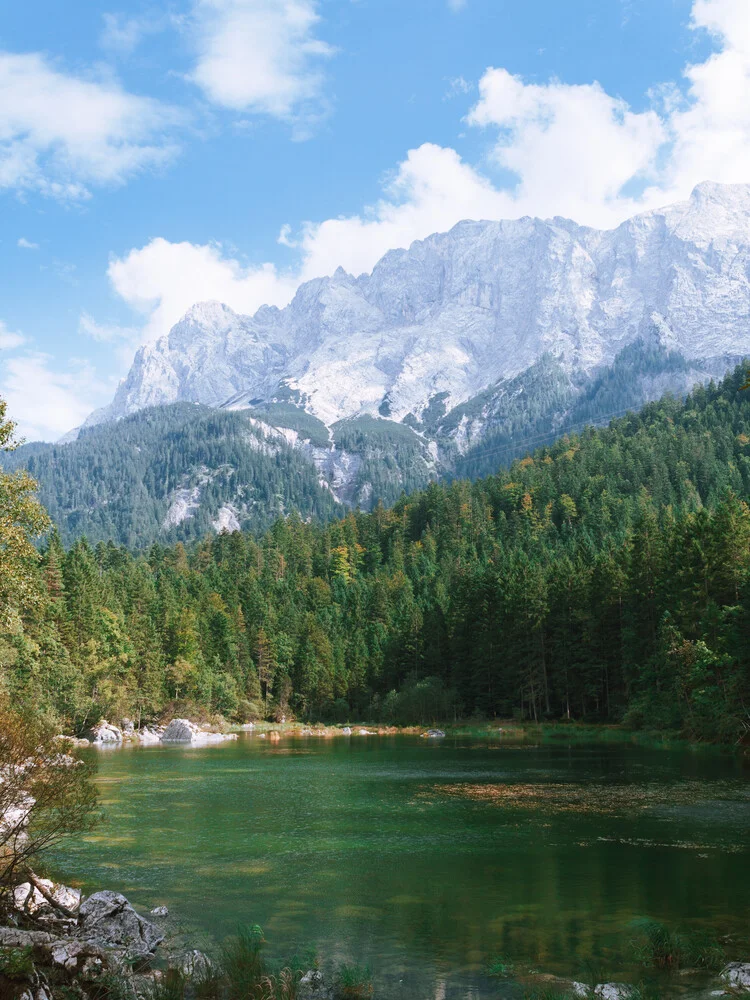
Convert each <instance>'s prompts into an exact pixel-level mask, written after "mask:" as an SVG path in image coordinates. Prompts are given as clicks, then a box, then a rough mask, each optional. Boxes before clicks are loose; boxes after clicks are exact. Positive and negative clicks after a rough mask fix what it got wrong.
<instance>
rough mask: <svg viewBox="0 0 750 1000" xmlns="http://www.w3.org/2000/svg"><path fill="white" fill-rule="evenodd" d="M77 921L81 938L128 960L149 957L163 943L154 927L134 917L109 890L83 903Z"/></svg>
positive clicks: (128, 906)
mask: <svg viewBox="0 0 750 1000" xmlns="http://www.w3.org/2000/svg"><path fill="white" fill-rule="evenodd" d="M78 919H79V926H80V931H79V933H80V936H81V938H83V939H84V940H86V941H92V942H94V943H96V944H97V945H99V946H101V947H105V948H114V949H117V950H119V951H122V952H124V954H125V957H126V958H127V959H134V958H146V957H148V956H149V955H152V954H153V953H154V951H155V950H156V948H157V946H158V945H159V943H160V942H161V941H163V940H164V934H163V933H162V931H161V930H160V929H159V928H158V927H157V926H156V924H152V923H151V922H150V921H149V920H145V919H144V918H143V917H142V916H141V915H140V914H138V913H136V911H135V910H134V909H133V907H132V906H131V905H130V903H129V902H128V901H127V899H126V898H125V897H124V896H122V895H121V894H120V893H119V892H112V891H111V890H109V889H105V890H104V891H102V892H95V893H94V894H93V895H92V896H89V897H88V899H86V900H84V901H83V903H81V908H80V910H79V917H78Z"/></svg>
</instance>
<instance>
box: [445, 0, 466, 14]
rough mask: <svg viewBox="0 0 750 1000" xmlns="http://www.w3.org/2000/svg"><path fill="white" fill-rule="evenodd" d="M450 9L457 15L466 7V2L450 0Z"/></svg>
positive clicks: (464, 0)
mask: <svg viewBox="0 0 750 1000" xmlns="http://www.w3.org/2000/svg"><path fill="white" fill-rule="evenodd" d="M448 7H449V9H450V10H452V11H453V13H454V14H457V13H458V12H459V11H460V10H463V9H464V7H466V0H448Z"/></svg>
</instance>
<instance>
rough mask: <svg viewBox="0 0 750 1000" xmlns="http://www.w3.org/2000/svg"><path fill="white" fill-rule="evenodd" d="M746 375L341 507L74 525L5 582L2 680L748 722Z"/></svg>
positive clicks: (156, 696) (374, 709)
mask: <svg viewBox="0 0 750 1000" xmlns="http://www.w3.org/2000/svg"><path fill="white" fill-rule="evenodd" d="M744 377H745V376H744V371H743V370H742V369H739V368H738V369H737V370H736V371H735V372H734V373H733V374H731V375H730V376H728V377H727V378H726V379H725V380H724V381H723V382H722V383H721V384H719V385H714V384H711V385H709V386H707V387H702V388H696V389H695V390H694V391H693V393H692V394H691V395H690V396H689V397H688V398H687V399H685V400H684V401H680V400H677V399H675V398H672V397H666V398H664V399H662V400H661V401H660V402H657V403H653V404H649V405H647V406H646V407H645V408H644V409H643V410H642V411H641V412H640V413H638V414H631V415H628V416H626V417H624V418H622V419H618V420H616V421H615V422H613V423H612V424H611V425H610V426H609V427H608V428H606V429H599V430H596V429H589V430H586V431H584V432H583V433H582V434H581V435H580V436H575V437H574V436H569V437H564V438H562V439H561V440H559V441H557V442H556V443H555V444H554V445H552V446H549V447H543V448H541V449H540V450H538V451H536V452H535V453H533V454H532V455H529V456H527V457H525V458H523V459H521V460H519V461H516V462H515V463H514V464H513V465H512V467H511V468H509V469H504V470H501V471H499V472H498V473H497V474H496V475H492V476H489V477H487V478H485V479H482V480H480V481H477V482H474V483H469V482H465V481H457V482H452V483H436V484H431V485H430V486H429V487H428V488H426V489H425V490H423V491H421V492H417V493H414V494H412V495H410V496H404V497H402V498H401V499H400V500H399V501H398V502H397V503H396V504H395V505H394V506H393V507H392V508H390V509H384V508H383V507H378V508H377V509H375V510H374V511H373V512H372V513H369V514H362V513H350V514H348V515H347V516H346V517H344V518H343V519H341V520H338V521H335V522H333V523H329V524H321V523H317V522H315V521H311V522H309V523H308V522H305V521H303V520H302V519H301V518H300V517H299V516H298V515H296V514H291V515H289V516H286V517H283V518H279V519H278V520H276V521H275V523H273V524H272V526H271V527H270V528H269V530H267V531H266V532H265V533H264V534H262V535H259V536H251V535H249V534H243V533H240V532H235V533H233V534H228V533H224V534H221V535H218V536H211V537H206V538H204V539H203V540H201V541H197V542H194V543H191V544H189V545H187V546H183V545H182V544H179V543H178V544H177V545H174V546H170V547H162V546H157V545H154V546H152V547H151V548H150V549H149V550H148V551H145V552H142V553H134V552H130V551H128V550H126V549H125V548H122V547H118V546H116V545H114V544H112V543H103V542H102V543H98V544H96V545H95V546H93V545H91V544H90V543H89V542H87V540H86V539H85V538H80V539H79V540H77V541H76V542H75V543H74V544H73V545H72V546H71V547H70V548H68V549H67V550H65V548H64V547H63V545H62V544H61V542H60V540H59V538H58V536H57V535H56V534H55V532H54V530H53V531H52V532H51V533H48V534H47V535H46V536H44V538H43V540H42V542H41V547H40V554H39V555H36V554H31V553H30V554H29V555H28V557H27V564H28V566H27V568H28V579H27V580H26V581H25V584H24V586H23V587H22V588H20V589H18V588H17V589H15V590H12V591H8V592H7V593H5V594H4V600H5V603H6V606H7V607H8V608H9V609H10V610H11V611H12V612H13V613H12V614H10V613H8V614H6V615H5V616H4V620H3V623H2V625H1V626H0V627H2V628H3V629H4V632H3V633H2V635H1V636H0V670H1V675H0V676H1V679H2V684H3V686H4V688H5V693H6V694H8V695H10V696H11V698H12V699H13V701H14V703H16V704H23V703H25V704H28V705H32V706H34V708H35V709H36V710H37V711H42V712H43V713H45V714H47V715H49V716H50V717H53V718H54V719H55V721H56V723H58V724H59V725H65V726H67V727H69V728H70V729H71V730H74V731H82V730H83V729H85V727H86V726H87V724H91V723H92V722H93V721H96V720H97V719H98V718H100V717H101V716H108V717H116V718H119V717H121V716H124V715H128V716H130V717H134V718H138V719H140V720H141V721H143V720H147V719H151V718H155V717H158V716H160V715H163V714H167V713H172V714H174V713H176V712H177V711H180V712H181V713H188V712H193V713H202V714H204V715H211V714H221V715H222V716H224V717H225V718H227V719H231V720H238V721H245V720H247V719H252V718H260V717H272V716H274V715H281V714H282V713H283V714H285V715H286V716H287V718H288V717H289V716H290V715H295V716H296V717H298V718H307V719H311V720H332V721H333V720H335V721H344V720H346V719H354V718H356V719H367V720H372V721H376V720H382V721H388V722H396V723H411V722H414V723H416V722H421V723H423V722H429V721H432V720H439V719H452V718H457V717H462V718H469V717H515V718H518V719H531V720H545V719H571V720H584V721H614V722H621V721H624V722H625V723H626V724H627V725H630V726H633V727H646V728H658V729H659V730H662V731H663V730H671V731H678V732H680V733H682V734H683V735H685V736H686V737H689V738H691V739H697V740H717V741H737V740H739V739H741V738H742V737H743V736H744V735H746V734H747V732H748V728H749V727H750V641H749V640H750V507H749V506H748V499H750V393H748V392H745V391H742V385H743V382H744ZM18 475H22V474H21V473H16V474H14V476H7V477H6V478H7V479H9V480H12V479H14V478H15V476H18ZM25 489H26V491H27V493H28V495H29V496H30V495H31V493H30V491H31V486H30V485H27V486H26V487H25ZM11 605H12V607H11Z"/></svg>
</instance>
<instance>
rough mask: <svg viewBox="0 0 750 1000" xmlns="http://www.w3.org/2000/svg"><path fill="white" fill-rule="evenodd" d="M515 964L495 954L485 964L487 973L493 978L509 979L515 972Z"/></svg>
mask: <svg viewBox="0 0 750 1000" xmlns="http://www.w3.org/2000/svg"><path fill="white" fill-rule="evenodd" d="M515 970H516V967H515V965H514V964H513V963H512V962H511V961H510V960H509V959H507V958H504V957H503V956H502V955H497V956H496V957H495V958H492V959H490V962H489V964H488V966H487V975H488V976H491V977H492V978H493V979H509V978H510V977H511V976H512V975H513V973H514V972H515Z"/></svg>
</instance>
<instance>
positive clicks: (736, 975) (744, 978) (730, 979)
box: [721, 962, 750, 990]
mask: <svg viewBox="0 0 750 1000" xmlns="http://www.w3.org/2000/svg"><path fill="white" fill-rule="evenodd" d="M721 978H722V979H723V980H724V982H725V983H727V984H728V985H729V986H734V987H735V988H738V989H741V990H750V962H730V963H729V965H727V966H726V968H724V969H722V972H721Z"/></svg>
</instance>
